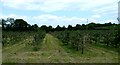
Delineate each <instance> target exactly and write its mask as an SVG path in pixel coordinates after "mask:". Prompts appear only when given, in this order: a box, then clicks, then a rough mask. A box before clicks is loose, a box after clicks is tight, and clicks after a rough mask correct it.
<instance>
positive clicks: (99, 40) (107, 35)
mask: <svg viewBox="0 0 120 65" xmlns="http://www.w3.org/2000/svg"><path fill="white" fill-rule="evenodd" d="M115 32H116V30H77V31H73V30H71V31H70V30H65V31H59V32H54V33H53V35H54V36H56V37H57V38H58V39H60V40H61V41H62V42H63V43H64V44H63V45H70V46H71V47H72V48H76V50H77V51H79V50H81V52H82V54H83V51H84V49H89V44H93V43H94V44H100V45H103V46H107V47H115V46H116V45H118V43H114V40H115V38H116V36H115Z"/></svg>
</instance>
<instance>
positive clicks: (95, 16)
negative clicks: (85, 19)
mask: <svg viewBox="0 0 120 65" xmlns="http://www.w3.org/2000/svg"><path fill="white" fill-rule="evenodd" d="M100 17H101V16H100V15H93V16H92V18H95V19H97V18H100Z"/></svg>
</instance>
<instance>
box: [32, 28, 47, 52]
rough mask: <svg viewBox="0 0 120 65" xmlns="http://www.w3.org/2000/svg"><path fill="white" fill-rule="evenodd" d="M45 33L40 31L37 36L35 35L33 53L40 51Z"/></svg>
mask: <svg viewBox="0 0 120 65" xmlns="http://www.w3.org/2000/svg"><path fill="white" fill-rule="evenodd" d="M45 34H46V33H45V31H41V30H39V31H38V32H37V33H36V34H35V35H34V39H33V43H32V46H33V51H38V50H39V46H40V44H41V43H42V41H43V39H44V37H45Z"/></svg>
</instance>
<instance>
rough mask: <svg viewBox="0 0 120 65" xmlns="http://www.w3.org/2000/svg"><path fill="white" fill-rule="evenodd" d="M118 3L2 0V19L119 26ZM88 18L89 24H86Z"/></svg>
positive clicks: (73, 24)
mask: <svg viewBox="0 0 120 65" xmlns="http://www.w3.org/2000/svg"><path fill="white" fill-rule="evenodd" d="M118 2H119V0H109V1H106V0H96V1H94V2H92V1H91V0H84V1H80V0H64V1H63V0H52V1H49V0H35V1H33V0H26V1H24V0H17V1H15V0H1V2H0V7H1V10H0V18H3V19H5V18H8V17H10V18H15V19H24V20H25V21H26V22H27V23H29V24H30V25H33V24H37V25H38V26H39V27H40V26H42V25H46V26H49V25H51V26H52V27H56V26H57V25H59V26H61V27H62V26H65V27H67V26H68V25H72V26H75V25H76V24H88V23H91V22H94V23H100V24H103V23H109V22H111V23H118V21H117V18H118ZM87 19H88V23H87Z"/></svg>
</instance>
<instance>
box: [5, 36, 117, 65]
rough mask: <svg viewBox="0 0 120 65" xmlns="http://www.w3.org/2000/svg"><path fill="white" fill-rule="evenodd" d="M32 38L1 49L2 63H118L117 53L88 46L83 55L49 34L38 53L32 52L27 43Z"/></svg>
mask: <svg viewBox="0 0 120 65" xmlns="http://www.w3.org/2000/svg"><path fill="white" fill-rule="evenodd" d="M32 38H33V37H27V40H23V41H21V42H17V44H14V45H12V46H8V47H5V48H3V63H118V53H117V52H115V51H113V50H111V51H112V53H111V52H109V51H110V50H107V49H106V48H103V47H99V46H95V45H88V47H89V49H85V52H84V54H81V51H78V52H77V51H76V49H73V48H71V47H70V46H65V45H61V44H63V43H62V42H61V41H60V40H58V39H57V38H55V37H53V36H52V35H50V34H46V36H45V38H44V40H43V42H42V43H41V44H40V49H39V50H38V51H33V50H32V48H31V47H30V46H29V45H28V43H32V42H31V40H32Z"/></svg>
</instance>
